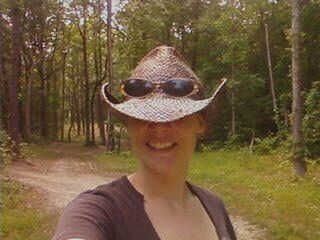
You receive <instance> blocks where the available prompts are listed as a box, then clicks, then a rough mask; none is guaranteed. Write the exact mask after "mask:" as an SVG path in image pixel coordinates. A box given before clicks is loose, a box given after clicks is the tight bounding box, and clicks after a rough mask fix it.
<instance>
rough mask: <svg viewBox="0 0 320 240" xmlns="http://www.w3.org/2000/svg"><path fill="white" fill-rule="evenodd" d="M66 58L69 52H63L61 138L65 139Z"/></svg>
mask: <svg viewBox="0 0 320 240" xmlns="http://www.w3.org/2000/svg"><path fill="white" fill-rule="evenodd" d="M66 58H67V54H66V53H65V52H64V53H63V63H62V103H61V121H60V122H61V123H60V124H61V126H60V128H61V129H60V140H61V141H62V142H63V141H64V118H65V116H64V111H65V109H64V103H65V91H66Z"/></svg>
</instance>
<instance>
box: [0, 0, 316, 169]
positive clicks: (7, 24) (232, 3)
mask: <svg viewBox="0 0 320 240" xmlns="http://www.w3.org/2000/svg"><path fill="white" fill-rule="evenodd" d="M294 2H296V1H288V0H278V1H277V0H269V1H267V0H260V1H256V0H241V1H240V0H222V1H206V0H193V1H166V0H163V1H151V0H150V1H148V0H144V1H142V0H141V1H138V0H133V1H122V0H120V1H116V2H114V3H113V5H114V6H115V8H114V11H113V12H111V7H112V6H111V1H102V0H92V1H90V0H83V1H58V0H56V1H55V0H46V1H43V0H14V1H7V0H1V5H0V8H1V12H0V14H1V15H0V39H1V42H0V59H1V61H0V69H1V71H0V84H1V86H0V91H1V136H2V138H4V139H5V138H6V136H7V135H9V136H10V139H11V141H12V142H13V143H11V150H10V151H12V153H13V154H14V156H15V157H14V158H19V144H20V143H21V142H32V141H40V140H41V139H47V140H58V141H68V142H72V141H73V136H81V135H84V136H85V140H84V144H86V145H95V144H103V145H106V148H107V149H108V150H109V151H114V150H115V149H116V148H117V143H118V142H119V141H117V139H118V138H119V137H121V131H120V132H119V127H116V128H115V127H114V126H115V125H117V124H118V122H117V120H114V119H113V118H112V117H111V116H110V114H108V113H106V111H105V106H104V105H103V102H102V101H101V98H100V91H99V90H100V86H101V84H102V83H104V82H107V81H108V82H110V85H111V90H112V91H114V92H117V87H118V85H119V83H120V82H121V81H122V80H124V79H126V78H127V77H128V76H129V74H130V71H132V70H133V68H134V67H135V66H136V64H137V62H138V61H139V60H140V59H141V58H142V57H143V56H144V55H145V54H146V53H147V52H148V51H150V50H151V49H153V48H154V47H156V46H159V45H168V46H174V47H176V48H177V49H178V50H179V51H180V52H181V53H182V55H183V56H184V57H185V58H186V60H187V61H188V63H189V64H190V66H191V67H192V69H193V70H194V71H195V72H196V73H197V74H198V76H199V77H200V79H201V80H202V81H203V82H204V85H205V87H206V90H207V92H208V94H209V93H211V92H212V91H213V89H214V87H215V86H216V85H217V83H218V82H219V80H220V79H221V78H222V77H226V78H227V79H228V91H227V99H226V101H225V105H224V107H223V111H222V112H221V114H220V116H219V121H217V122H216V123H215V124H214V128H213V130H212V132H211V133H210V134H208V136H207V137H206V138H205V139H202V143H203V144H202V145H204V146H206V147H207V148H208V147H210V148H212V149H219V148H223V147H231V148H236V147H240V148H242V147H245V146H250V147H253V149H255V148H256V149H257V150H258V151H260V150H261V151H269V150H270V149H275V148H281V147H284V148H286V149H289V151H290V148H291V150H292V151H291V152H292V157H293V158H295V159H296V160H297V159H298V160H297V161H296V162H295V166H296V171H297V173H298V174H300V175H303V174H304V173H305V172H306V162H305V159H317V158H318V157H319V156H320V110H319V107H318V106H319V104H320V94H319V93H320V80H319V79H320V63H319V61H320V60H319V59H320V27H319V26H320V3H319V1H316V0H306V1H297V4H298V13H299V14H298V15H297V14H293V10H292V9H293V8H292V4H293V3H294ZM108 5H110V7H108ZM294 22H297V25H296V27H295V28H293V27H291V25H292V26H293V25H294ZM291 23H292V24H291ZM294 49H296V53H295V52H294V51H295V50H294ZM95 126H96V127H95ZM114 129H116V130H114ZM120 129H121V127H120ZM119 135H120V136H119ZM1 141H2V142H5V140H1ZM118 148H119V147H118Z"/></svg>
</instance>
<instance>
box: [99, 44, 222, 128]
mask: <svg viewBox="0 0 320 240" xmlns="http://www.w3.org/2000/svg"><path fill="white" fill-rule="evenodd" d="M129 79H146V80H148V81H150V82H152V83H164V82H166V81H168V80H170V79H186V81H187V80H189V81H190V80H191V81H194V83H196V85H197V86H198V87H199V91H197V93H195V94H194V95H190V96H187V97H172V96H169V95H167V94H165V93H163V92H161V91H155V93H153V94H150V95H147V96H145V97H139V98H135V97H126V98H125V100H124V101H123V102H119V101H118V100H117V99H116V98H115V97H114V96H112V95H111V94H110V93H109V92H108V90H107V88H108V83H106V84H104V85H103V86H102V89H101V92H102V96H103V98H104V100H105V101H106V103H107V104H108V105H109V106H110V107H111V109H112V110H113V111H115V112H116V113H117V114H121V115H124V116H130V117H133V118H136V119H140V120H143V121H149V122H170V121H174V120H177V119H180V118H183V117H186V116H188V115H191V114H193V113H196V112H199V111H202V110H204V109H206V108H209V107H211V108H212V107H213V109H214V108H215V105H218V101H217V100H218V98H219V97H218V95H220V93H221V92H223V91H222V90H223V88H224V87H225V83H226V79H223V81H222V83H221V84H220V85H219V86H218V88H217V89H216V91H215V92H214V93H213V95H212V96H211V97H210V98H207V99H203V86H202V83H201V81H200V80H199V78H198V77H197V76H196V75H195V73H194V72H193V71H192V70H191V68H190V67H188V66H187V64H186V62H185V61H184V59H183V57H182V56H181V55H180V54H179V53H178V52H177V50H176V49H174V48H173V47H167V46H160V47H157V48H155V49H153V50H152V51H151V52H149V53H148V54H147V55H146V56H145V57H144V58H143V59H142V60H141V61H140V62H139V64H138V66H137V67H136V68H135V70H134V71H133V73H132V75H131V76H130V78H129Z"/></svg>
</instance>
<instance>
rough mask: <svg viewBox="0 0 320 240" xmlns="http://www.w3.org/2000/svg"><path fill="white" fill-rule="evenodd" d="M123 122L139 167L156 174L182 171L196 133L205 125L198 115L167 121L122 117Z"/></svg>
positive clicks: (191, 150)
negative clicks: (147, 120) (146, 120)
mask: <svg viewBox="0 0 320 240" xmlns="http://www.w3.org/2000/svg"><path fill="white" fill-rule="evenodd" d="M126 125H127V130H128V133H129V136H130V141H131V147H132V150H133V152H134V153H135V155H136V156H137V157H138V159H139V161H140V167H143V168H145V169H147V170H151V171H155V172H158V173H160V172H164V171H165V172H172V173H174V172H175V171H179V170H186V169H187V167H188V162H189V159H190V157H191V155H192V153H193V151H194V148H195V145H196V140H197V136H198V135H199V134H202V133H203V132H204V131H205V127H206V126H205V122H204V119H203V117H202V116H201V115H200V114H192V115H190V116H187V117H185V118H182V119H179V120H176V121H173V122H168V123H152V122H145V121H141V120H137V119H134V118H130V119H127V120H126Z"/></svg>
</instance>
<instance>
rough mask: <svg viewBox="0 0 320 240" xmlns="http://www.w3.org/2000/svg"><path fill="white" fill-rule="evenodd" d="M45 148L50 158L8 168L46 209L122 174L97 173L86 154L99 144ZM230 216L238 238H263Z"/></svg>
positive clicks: (261, 232)
mask: <svg viewBox="0 0 320 240" xmlns="http://www.w3.org/2000/svg"><path fill="white" fill-rule="evenodd" d="M46 150H48V151H50V152H52V153H54V154H55V155H56V156H54V157H52V156H51V157H50V160H47V159H38V160H41V161H35V160H32V163H33V166H29V165H26V164H17V165H12V166H11V167H10V168H9V169H8V170H9V176H10V177H11V178H12V179H15V180H18V181H21V182H22V183H24V184H26V185H29V186H31V187H35V188H37V189H38V191H40V192H41V193H43V194H41V195H42V196H41V197H42V198H43V199H44V201H45V205H46V206H47V209H48V211H61V210H62V209H63V208H64V207H65V205H66V204H67V203H68V202H69V201H70V200H71V199H73V198H74V197H75V196H77V195H78V194H79V193H80V192H82V191H84V190H87V189H92V188H94V187H95V186H97V185H99V184H106V183H108V182H111V181H113V180H114V179H115V178H117V177H119V176H121V175H122V174H117V173H112V174H106V175H101V173H97V171H96V166H95V165H94V163H93V162H91V160H92V159H91V158H90V157H92V156H93V155H94V154H97V153H99V152H102V151H103V149H102V148H95V149H92V148H87V147H83V146H80V145H78V144H59V143H54V144H51V145H49V146H46ZM79 159H80V161H79ZM231 220H232V223H233V225H234V228H235V231H236V233H237V236H238V239H239V240H258V239H266V238H265V237H264V230H262V229H259V228H257V227H256V226H255V225H252V224H250V223H248V222H247V221H245V220H244V219H243V218H241V217H240V216H231Z"/></svg>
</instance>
